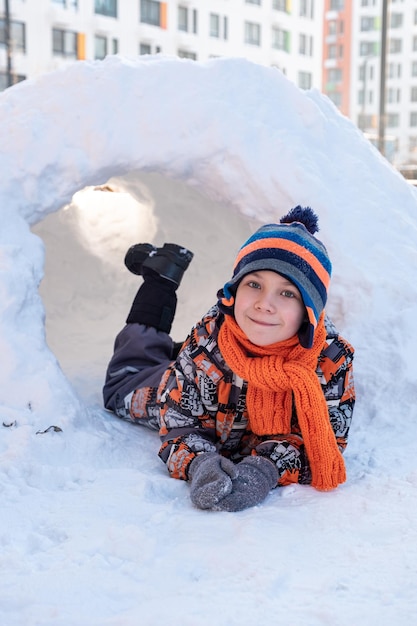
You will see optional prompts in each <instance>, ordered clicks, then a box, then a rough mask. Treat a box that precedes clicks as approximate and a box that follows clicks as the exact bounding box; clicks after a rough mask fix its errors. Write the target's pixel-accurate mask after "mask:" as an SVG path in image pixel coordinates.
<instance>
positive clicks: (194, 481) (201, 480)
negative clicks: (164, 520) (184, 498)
mask: <svg viewBox="0 0 417 626" xmlns="http://www.w3.org/2000/svg"><path fill="white" fill-rule="evenodd" d="M189 477H190V481H191V490H190V496H191V501H192V503H193V504H194V505H195V506H197V507H198V508H199V509H212V508H213V507H214V505H216V504H217V503H218V502H220V500H222V498H224V497H225V496H227V494H228V493H230V492H231V491H232V479H233V478H236V477H237V466H236V465H235V464H234V463H232V461H230V460H229V459H226V458H225V457H223V456H220V454H217V453H216V452H205V453H203V454H199V455H198V456H196V457H195V459H194V460H193V461H192V462H191V465H190V469H189Z"/></svg>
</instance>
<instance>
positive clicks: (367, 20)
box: [360, 17, 375, 32]
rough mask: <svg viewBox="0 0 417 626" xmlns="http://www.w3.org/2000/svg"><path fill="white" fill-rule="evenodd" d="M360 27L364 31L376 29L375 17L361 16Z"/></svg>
mask: <svg viewBox="0 0 417 626" xmlns="http://www.w3.org/2000/svg"><path fill="white" fill-rule="evenodd" d="M360 29H361V31H362V32H364V31H369V30H375V19H374V18H373V17H361V26H360Z"/></svg>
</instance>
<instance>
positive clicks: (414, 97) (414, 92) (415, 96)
mask: <svg viewBox="0 0 417 626" xmlns="http://www.w3.org/2000/svg"><path fill="white" fill-rule="evenodd" d="M411 102H417V87H411Z"/></svg>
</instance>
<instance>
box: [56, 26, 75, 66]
mask: <svg viewBox="0 0 417 626" xmlns="http://www.w3.org/2000/svg"><path fill="white" fill-rule="evenodd" d="M52 52H53V53H54V54H56V55H59V56H63V57H69V58H73V59H76V58H77V33H76V32H74V31H72V30H62V29H61V28H53V29H52Z"/></svg>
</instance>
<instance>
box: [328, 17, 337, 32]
mask: <svg viewBox="0 0 417 626" xmlns="http://www.w3.org/2000/svg"><path fill="white" fill-rule="evenodd" d="M328 29H329V35H337V22H336V20H329V22H328Z"/></svg>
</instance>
